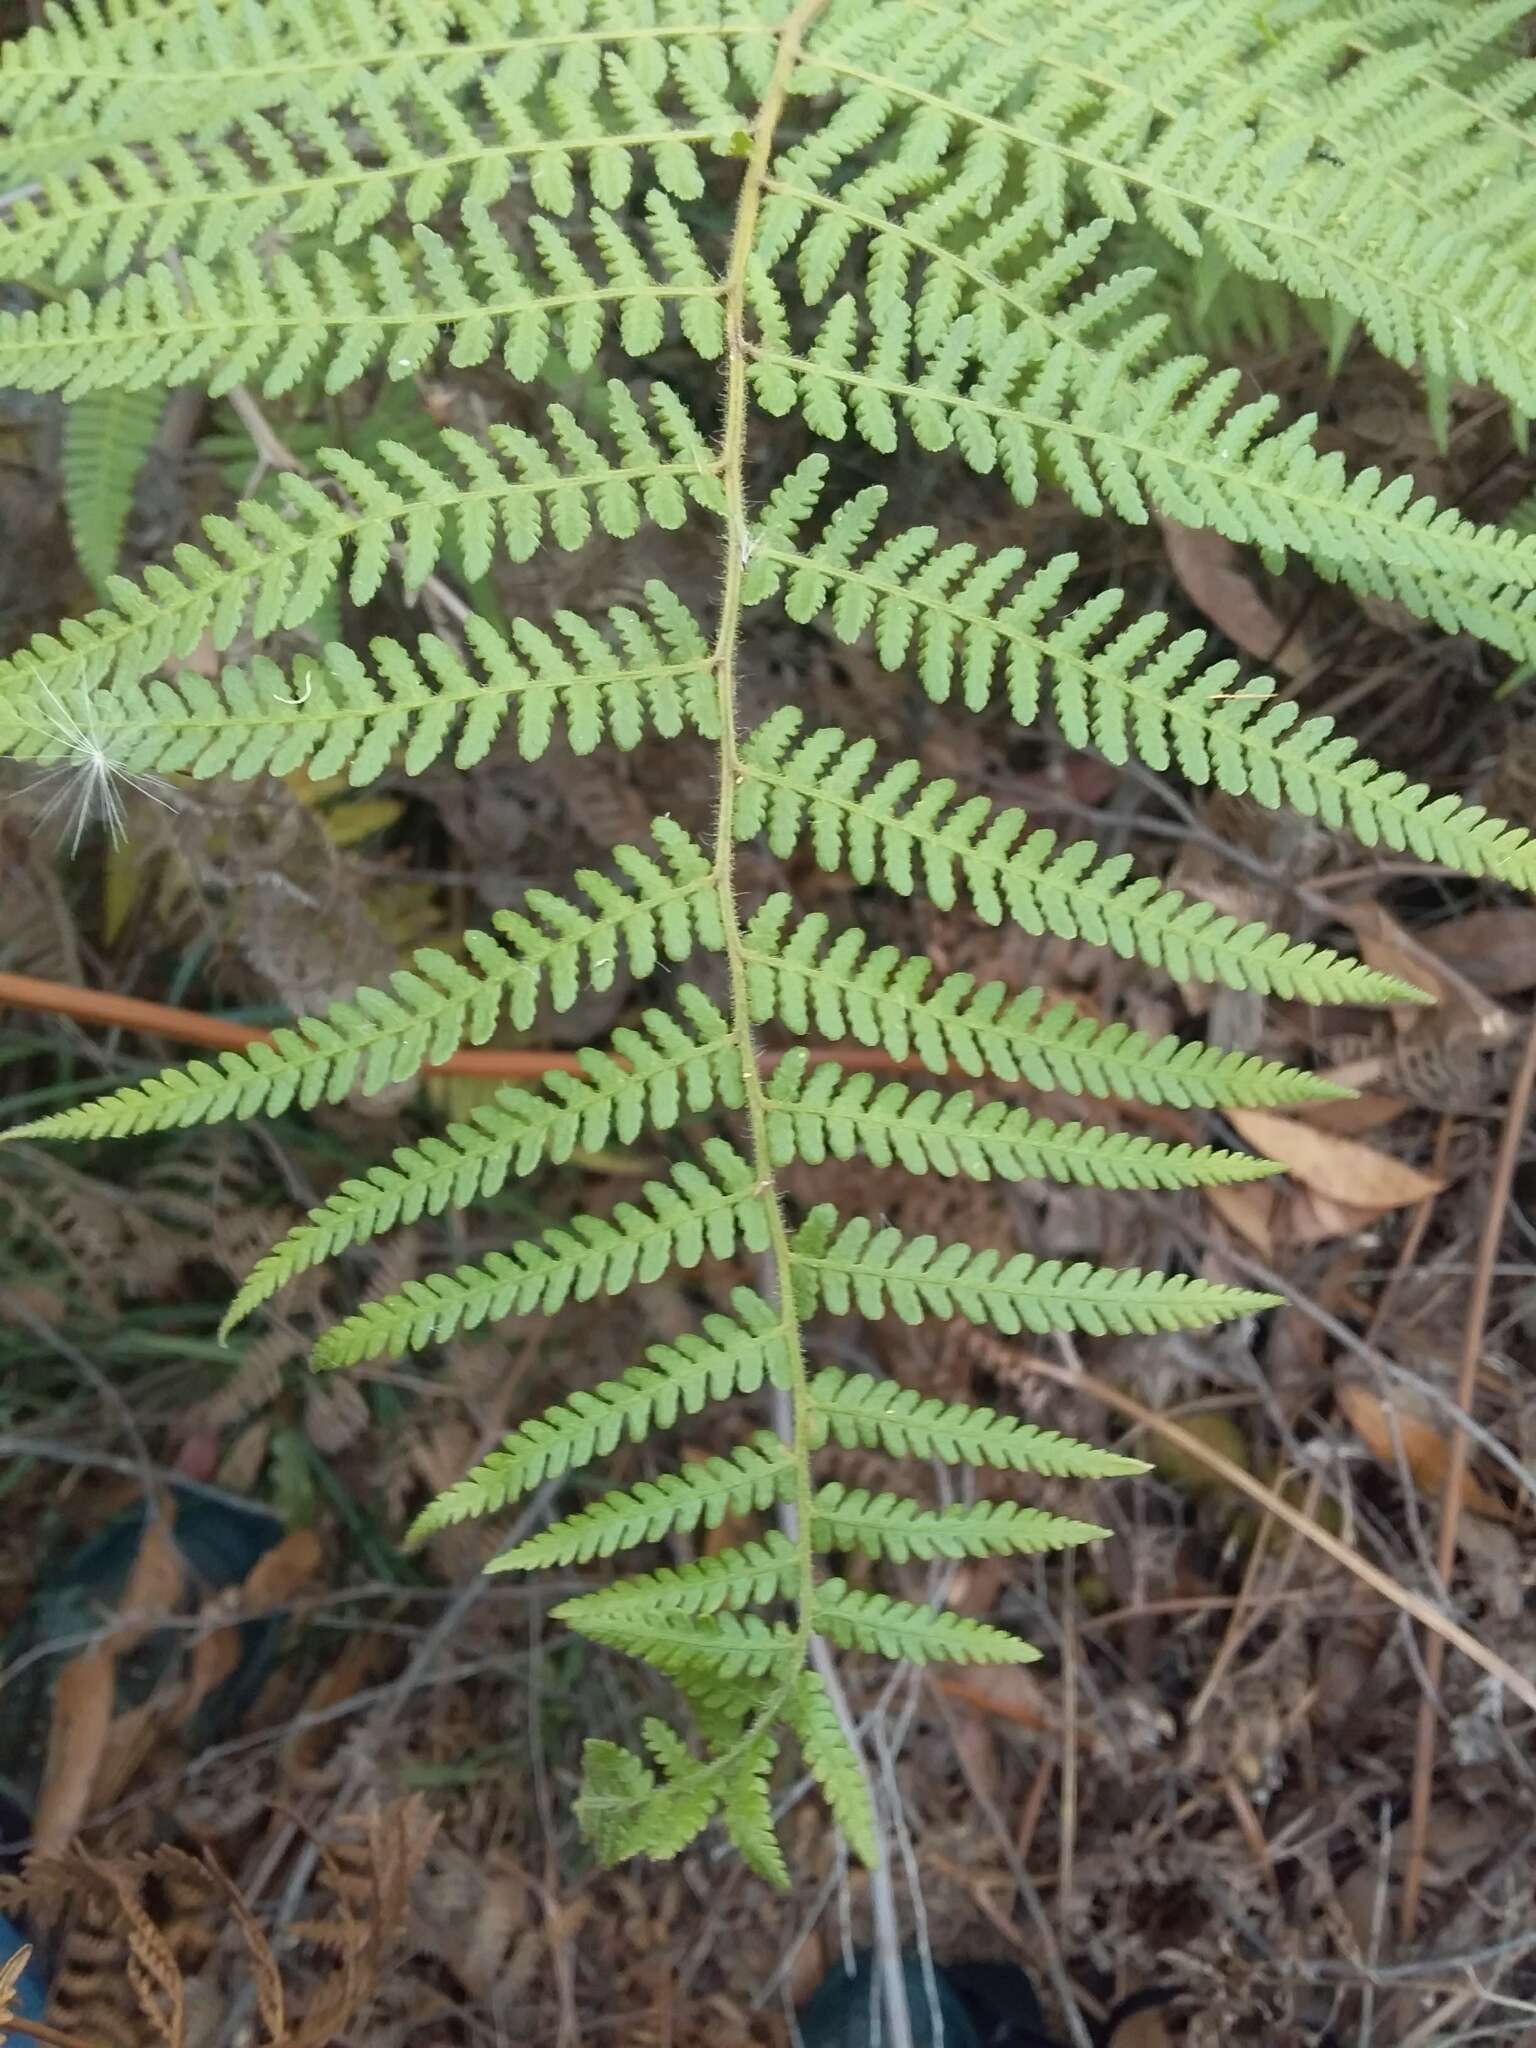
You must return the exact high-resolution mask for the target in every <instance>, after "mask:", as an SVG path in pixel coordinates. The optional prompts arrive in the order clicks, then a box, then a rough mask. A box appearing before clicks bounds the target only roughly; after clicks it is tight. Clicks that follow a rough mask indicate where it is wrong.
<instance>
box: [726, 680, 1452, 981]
mask: <svg viewBox="0 0 1536 2048" xmlns="http://www.w3.org/2000/svg"><path fill="white" fill-rule="evenodd" d="M802 723H803V719H802V714H801V713H800V712H799V711H798V710H797V709H795V707H793V706H791V705H786V706H785V707H784V708H783V709H782V710H781V711H778V712H776V713H775V714H774V715H773V717H772V718H770V719H769V720H768V721H767V723H766V724H765V725H762V726H759V728H758V729H757V731H756V732H755V733H753V734H752V736H751V738H750V739H749V740H748V741H747V742H746V744H745V746H744V747H743V749H742V753H741V759H742V766H743V768H744V769H745V771H746V780H745V784H744V786H743V789H742V793H741V800H740V803H739V806H738V813H737V836H738V837H739V838H742V839H746V838H750V837H753V836H755V835H756V834H757V833H758V832H762V833H764V834H765V836H766V838H767V840H768V843H769V845H770V846H771V847H772V848H773V850H774V852H775V853H777V854H778V855H779V856H780V857H781V858H783V857H786V856H787V855H788V854H790V853H791V852H792V851H793V850H794V849H795V848H796V847H797V846H798V845H799V844H800V843H801V842H802V840H805V841H808V844H809V851H810V852H811V854H812V855H813V856H814V858H815V860H816V864H817V865H818V867H822V868H826V869H833V870H835V869H838V868H841V867H846V868H847V869H848V871H849V872H850V873H851V874H852V876H853V877H854V880H855V881H858V882H865V883H867V882H873V881H876V880H882V881H884V883H885V884H886V886H887V887H888V888H891V889H894V890H895V891H896V892H897V894H898V895H902V896H910V895H913V894H915V893H916V892H917V891H918V890H919V889H922V890H923V891H924V892H925V893H926V894H927V895H928V897H929V898H930V899H931V900H932V901H933V903H934V904H935V905H936V906H937V907H938V908H939V909H940V910H949V909H952V908H953V907H954V906H955V904H956V903H957V902H958V901H959V900H960V899H961V897H962V894H963V895H964V896H965V897H968V898H969V900H970V904H971V907H972V908H973V909H974V911H975V913H976V915H977V916H978V917H979V918H981V920H982V922H983V923H985V924H1001V923H1002V922H1003V920H1004V918H1005V917H1009V918H1012V919H1013V920H1014V921H1015V922H1016V923H1018V924H1021V925H1023V927H1024V929H1025V930H1026V931H1030V932H1044V931H1052V932H1055V933H1056V934H1057V935H1058V936H1059V937H1062V938H1082V939H1086V940H1088V941H1089V942H1090V943H1091V944H1094V945H1100V946H1109V947H1112V948H1113V950H1114V951H1115V952H1117V953H1118V954H1120V955H1121V957H1122V958H1125V959H1132V958H1140V959H1142V960H1145V961H1146V962H1147V963H1148V965H1150V966H1154V967H1165V968H1166V969H1167V970H1168V972H1169V973H1171V974H1174V975H1177V976H1178V977H1179V978H1180V979H1186V978H1188V979H1194V980H1199V981H1220V982H1225V983H1226V984H1227V986H1228V987H1231V988H1238V989H1244V988H1251V989H1254V990H1257V991H1258V992H1259V993H1260V994H1266V995H1281V996H1300V997H1302V998H1303V999H1304V1000H1306V1001H1308V1002H1359V1003H1381V1002H1410V1001H1412V1000H1414V998H1415V994H1416V993H1417V994H1418V996H1419V999H1420V1000H1422V991H1419V992H1415V991H1414V990H1412V989H1411V988H1409V986H1408V984H1407V983H1405V982H1401V981H1398V980H1396V979H1394V977H1392V976H1390V975H1386V974H1380V973H1378V972H1377V971H1376V970H1375V969H1374V968H1370V967H1366V966H1365V965H1363V964H1362V963H1361V962H1360V961H1358V960H1348V959H1345V958H1344V957H1343V956H1342V955H1341V954H1338V953H1335V952H1332V951H1331V950H1330V949H1329V948H1328V947H1326V946H1313V945H1307V944H1302V943H1298V942H1297V941H1295V940H1292V939H1288V938H1286V937H1285V936H1284V935H1283V934H1281V933H1277V932H1273V931H1270V930H1269V929H1268V928H1267V927H1265V926H1264V925H1261V924H1239V922H1238V920H1237V919H1236V918H1234V917H1229V916H1225V915H1223V914H1222V913H1220V912H1218V911H1217V910H1215V909H1214V908H1213V907H1212V906H1211V905H1210V904H1208V903H1201V902H1198V901H1192V900H1191V899H1190V898H1189V897H1187V896H1185V895H1183V894H1182V892H1181V891H1179V890H1177V889H1165V888H1164V887H1163V886H1162V885H1161V884H1160V883H1158V882H1156V881H1154V880H1153V879H1152V878H1151V877H1149V876H1141V877H1134V876H1133V874H1132V865H1131V861H1130V858H1129V856H1127V855H1115V856H1113V857H1111V858H1108V859H1105V858H1100V857H1099V855H1098V849H1097V848H1096V847H1095V846H1094V844H1093V842H1092V841H1091V840H1079V841H1078V842H1076V844H1073V845H1069V846H1067V847H1065V848H1064V849H1060V850H1058V847H1059V842H1058V837H1057V834H1056V833H1054V832H1050V831H1045V830H1035V831H1026V826H1027V819H1026V817H1025V814H1024V812H1022V811H1020V810H1012V809H1008V810H999V809H997V808H996V807H995V806H994V805H993V804H992V803H990V802H989V801H988V800H987V799H986V798H985V797H980V796H977V797H969V798H966V799H964V800H963V801H959V802H957V801H956V790H955V785H954V783H953V782H951V781H949V780H948V779H947V778H941V779H939V780H936V781H931V782H924V780H923V776H922V770H921V768H920V767H919V765H918V763H917V762H916V761H902V762H898V763H897V764H896V766H895V767H893V768H889V769H887V770H886V771H885V772H884V773H883V774H882V775H879V776H878V777H876V778H875V779H874V780H873V781H871V779H870V778H871V772H872V770H873V767H874V759H875V745H874V742H873V741H872V740H850V739H849V738H848V737H847V735H846V734H844V733H842V732H840V731H839V730H838V729H837V728H836V727H835V726H823V727H821V728H819V729H817V730H814V731H812V732H810V733H808V734H807V735H806V736H805V737H804V738H801V737H800V736H799V735H800V728H801V725H802Z"/></svg>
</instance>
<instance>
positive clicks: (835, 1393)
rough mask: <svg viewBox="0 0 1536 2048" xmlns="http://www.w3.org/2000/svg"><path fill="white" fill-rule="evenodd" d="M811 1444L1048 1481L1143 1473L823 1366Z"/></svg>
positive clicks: (1046, 1434) (911, 1391)
mask: <svg viewBox="0 0 1536 2048" xmlns="http://www.w3.org/2000/svg"><path fill="white" fill-rule="evenodd" d="M810 1399H811V1407H812V1413H813V1416H814V1427H813V1440H814V1442H815V1443H816V1444H817V1445H818V1446H819V1445H821V1444H824V1443H826V1442H828V1441H829V1440H830V1441H831V1442H833V1443H838V1444H841V1445H842V1446H843V1447H844V1448H845V1449H846V1450H867V1451H882V1452H884V1453H885V1455H886V1456H887V1457H891V1458H937V1459H939V1460H940V1461H941V1463H943V1464H946V1465H992V1466H995V1467H997V1468H998V1469H999V1470H1000V1471H1004V1472H1038V1473H1041V1474H1043V1475H1044V1476H1045V1477H1047V1478H1051V1479H1113V1478H1118V1477H1122V1476H1128V1475H1130V1474H1132V1473H1135V1472H1145V1471H1147V1470H1148V1469H1149V1467H1148V1466H1147V1465H1146V1464H1145V1463H1144V1462H1143V1461H1142V1460H1141V1459H1140V1458H1125V1457H1121V1456H1120V1455H1119V1453H1118V1452H1115V1451H1102V1450H1099V1449H1097V1448H1096V1447H1095V1446H1094V1445H1092V1444H1082V1443H1076V1442H1074V1441H1073V1439H1072V1438H1071V1437H1064V1436H1060V1435H1058V1434H1057V1433H1056V1431H1055V1430H1046V1429H1038V1428H1036V1426H1035V1425H1034V1424H1033V1423H1030V1422H1020V1421H1018V1420H1017V1418H1016V1417H1014V1416H1012V1415H999V1414H997V1413H996V1412H995V1410H993V1409H991V1408H972V1407H970V1406H969V1405H967V1403H965V1402H964V1401H940V1400H938V1399H936V1398H933V1397H926V1398H925V1397H924V1396H923V1395H921V1394H919V1393H918V1392H917V1390H916V1388H914V1387H904V1386H902V1385H901V1384H900V1383H899V1382H898V1381H896V1380H880V1379H875V1378H874V1377H873V1376H872V1375H871V1374H869V1373H846V1372H843V1371H842V1370H841V1368H840V1367H837V1366H827V1367H825V1368H824V1369H823V1370H822V1371H821V1372H819V1373H817V1375H816V1377H815V1379H814V1380H813V1381H812V1382H811V1388H810Z"/></svg>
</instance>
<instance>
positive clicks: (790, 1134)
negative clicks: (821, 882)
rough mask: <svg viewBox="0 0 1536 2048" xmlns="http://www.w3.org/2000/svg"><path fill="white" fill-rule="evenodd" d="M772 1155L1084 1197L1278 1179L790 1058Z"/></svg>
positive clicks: (1266, 1170)
mask: <svg viewBox="0 0 1536 2048" xmlns="http://www.w3.org/2000/svg"><path fill="white" fill-rule="evenodd" d="M767 1105H768V1116H767V1129H768V1149H769V1152H770V1154H771V1155H772V1158H773V1161H774V1164H775V1165H776V1166H787V1165H788V1164H789V1162H790V1161H791V1160H793V1159H803V1160H806V1161H807V1162H808V1163H809V1164H811V1165H813V1166H817V1165H820V1164H821V1163H822V1161H824V1160H825V1159H827V1158H833V1159H852V1158H854V1157H856V1156H857V1155H858V1154H859V1153H863V1154H864V1156H865V1157H866V1158H868V1159H870V1160H872V1161H873V1162H874V1164H875V1165H876V1166H901V1167H904V1168H905V1169H906V1171H907V1172H908V1173H916V1174H921V1173H939V1174H943V1175H945V1176H947V1177H953V1176H955V1175H957V1174H965V1175H968V1176H969V1177H970V1178H971V1179H972V1180H990V1179H991V1178H992V1177H993V1176H994V1175H998V1176H1000V1177H1001V1178H1003V1179H1007V1180H1062V1181H1070V1182H1075V1183H1076V1184H1077V1185H1079V1186H1083V1187H1102V1188H1181V1187H1186V1188H1187V1187H1214V1186H1221V1185H1229V1184H1231V1183H1232V1182H1235V1181H1250V1180H1260V1179H1263V1178H1264V1177H1265V1176H1266V1175H1268V1174H1271V1173H1278V1172H1279V1171H1280V1168H1279V1167H1278V1166H1276V1165H1275V1164H1274V1163H1273V1162H1272V1161H1270V1160H1267V1159H1256V1158H1254V1157H1252V1156H1251V1155H1250V1154H1248V1153H1244V1152H1223V1151H1220V1150H1218V1149H1217V1148H1216V1147H1214V1146H1209V1145H1200V1146H1196V1145H1169V1144H1165V1143H1164V1142H1162V1141H1161V1140H1159V1139H1155V1138H1148V1137H1145V1136H1143V1135H1142V1134H1141V1133H1140V1132H1132V1131H1111V1130H1107V1129H1106V1128H1105V1127H1104V1126H1103V1125H1102V1124H1076V1123H1072V1124H1056V1123H1052V1122H1051V1120H1050V1118H1049V1117H1043V1116H1034V1115H1032V1114H1031V1113H1030V1112H1029V1111H1028V1110H1027V1109H1017V1108H1010V1107H1009V1105H1008V1104H1007V1103H1005V1102H978V1101H977V1100H976V1098H975V1097H974V1096H973V1095H972V1094H971V1093H970V1091H969V1090H968V1089H967V1090H965V1091H963V1092H962V1093H960V1094H958V1095H946V1094H943V1093H941V1092H940V1090H938V1089H936V1088H926V1089H923V1090H922V1091H921V1092H918V1091H915V1090H913V1089H911V1088H909V1087H908V1086H907V1085H906V1083H905V1082H904V1081H885V1082H881V1081H879V1080H877V1079H876V1077H875V1076H874V1075H873V1074H867V1073H855V1074H844V1072H843V1070H842V1068H841V1067H839V1066H837V1065H836V1064H835V1063H834V1062H832V1061H827V1062H826V1063H825V1064H823V1065H820V1066H817V1067H815V1068H813V1069H811V1070H810V1071H809V1072H808V1071H807V1070H806V1066H805V1055H804V1054H803V1053H801V1052H798V1051H797V1052H795V1053H792V1054H789V1055H787V1056H786V1057H785V1058H784V1060H783V1061H782V1062H781V1063H780V1066H779V1069H778V1071H777V1073H776V1074H775V1075H774V1076H773V1079H772V1081H771V1083H770V1084H769V1088H768V1092H767Z"/></svg>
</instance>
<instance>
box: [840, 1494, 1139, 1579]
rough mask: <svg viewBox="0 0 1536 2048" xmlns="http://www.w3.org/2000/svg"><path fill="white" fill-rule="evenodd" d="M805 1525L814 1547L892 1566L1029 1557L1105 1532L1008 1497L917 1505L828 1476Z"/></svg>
mask: <svg viewBox="0 0 1536 2048" xmlns="http://www.w3.org/2000/svg"><path fill="white" fill-rule="evenodd" d="M812 1528H813V1531H814V1541H815V1543H816V1547H817V1548H818V1549H819V1550H858V1551H862V1552H863V1553H864V1555H865V1556H866V1557H875V1558H880V1557H888V1558H890V1559H892V1560H893V1562H895V1563H896V1564H906V1563H908V1562H909V1561H910V1560H911V1559H913V1558H920V1559H922V1560H924V1561H928V1560H931V1559H934V1558H963V1557H999V1556H1001V1557H1009V1556H1019V1557H1033V1556H1035V1555H1037V1554H1038V1553H1039V1552H1042V1551H1049V1550H1066V1549H1067V1548H1069V1547H1070V1546H1071V1545H1073V1544H1076V1543H1093V1542H1096V1541H1098V1540H1099V1539H1100V1538H1101V1537H1107V1536H1108V1535H1109V1533H1110V1532H1109V1530H1108V1529H1101V1528H1099V1527H1098V1526H1097V1525H1096V1524H1095V1523H1093V1522H1076V1521H1073V1520H1072V1519H1071V1517H1070V1516H1068V1515H1052V1514H1047V1513H1046V1511H1045V1510H1044V1509H1043V1508H1027V1507H1020V1506H1019V1505H1018V1504H1017V1503H1016V1502H1014V1501H991V1500H982V1501H973V1502H970V1503H968V1504H966V1505H963V1506H960V1507H953V1508H925V1507H920V1506H919V1505H918V1503H917V1502H916V1501H915V1500H912V1499H910V1498H908V1497H906V1496H904V1495H902V1494H896V1493H874V1494H872V1493H868V1492H866V1491H865V1490H864V1489H863V1488H862V1487H860V1488H853V1489H850V1488H848V1487H846V1486H842V1485H840V1484H838V1483H837V1482H836V1481H834V1482H833V1483H832V1484H831V1485H828V1486H823V1487H820V1488H819V1489H818V1490H817V1493H816V1499H815V1519H814V1521H813V1523H812Z"/></svg>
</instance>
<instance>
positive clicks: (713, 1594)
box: [495, 1439, 799, 1628]
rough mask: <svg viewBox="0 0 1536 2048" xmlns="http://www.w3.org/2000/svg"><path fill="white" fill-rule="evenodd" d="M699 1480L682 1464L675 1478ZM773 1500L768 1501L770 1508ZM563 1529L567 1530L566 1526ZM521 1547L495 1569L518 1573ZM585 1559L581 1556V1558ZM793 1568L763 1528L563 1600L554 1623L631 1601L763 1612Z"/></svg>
mask: <svg viewBox="0 0 1536 2048" xmlns="http://www.w3.org/2000/svg"><path fill="white" fill-rule="evenodd" d="M772 1441H775V1442H776V1441H777V1439H773V1440H772ZM781 1448H782V1446H781ZM710 1462H711V1463H719V1462H720V1461H719V1460H711V1461H710ZM699 1475H700V1468H699V1467H698V1466H686V1465H685V1466H684V1467H683V1471H682V1474H681V1476H682V1477H683V1478H685V1479H687V1480H688V1481H689V1482H690V1484H692V1483H693V1482H694V1480H695V1478H696V1477H698V1476H699ZM776 1497H777V1496H772V1497H770V1502H769V1504H770V1505H771V1504H772V1499H773V1498H776ZM619 1498H620V1496H618V1495H616V1494H610V1495H609V1496H608V1498H607V1500H606V1501H604V1502H603V1503H601V1505H602V1506H603V1507H604V1508H607V1507H609V1506H611V1505H612V1503H613V1502H614V1501H616V1500H617V1499H619ZM731 1512H733V1513H734V1512H738V1510H734V1509H733V1510H731ZM563 1526H564V1527H566V1528H567V1529H569V1528H570V1526H571V1525H570V1524H569V1523H567V1524H565V1525H563ZM674 1526H675V1525H674ZM695 1526H696V1525H695ZM710 1526H712V1527H713V1526H715V1525H714V1524H711V1525H710ZM549 1533H551V1534H552V1533H553V1532H552V1531H551V1532H549ZM535 1540H538V1539H535ZM569 1540H570V1539H569V1537H566V1538H564V1539H562V1545H561V1547H562V1548H563V1547H566V1546H567V1545H568V1543H569ZM526 1547H527V1546H526V1545H522V1546H520V1547H519V1549H518V1550H515V1551H506V1552H504V1553H503V1555H502V1556H501V1557H499V1558H497V1559H496V1560H495V1569H496V1570H498V1571H502V1570H514V1569H522V1568H523V1561H522V1550H523V1549H526ZM588 1554H590V1553H586V1552H585V1551H584V1552H583V1557H585V1555H588ZM604 1554H605V1555H606V1552H605V1553H604ZM798 1569H799V1567H798V1564H797V1554H796V1551H795V1546H794V1545H793V1544H792V1543H791V1542H790V1540H789V1538H788V1537H787V1536H785V1535H782V1534H781V1533H780V1532H779V1531H778V1530H777V1529H769V1530H766V1531H765V1532H764V1534H763V1536H762V1538H761V1540H760V1541H759V1540H754V1541H752V1542H750V1543H744V1544H742V1545H741V1546H740V1547H739V1548H738V1549H734V1550H722V1551H717V1552H716V1553H715V1555H714V1556H713V1557H700V1558H696V1559H694V1560H693V1562H692V1563H690V1564H685V1565H679V1566H677V1567H676V1568H675V1569H667V1570H664V1571H657V1572H638V1573H636V1574H634V1575H633V1576H632V1577H630V1578H625V1579H619V1580H616V1581H615V1583H614V1584H613V1585H611V1586H607V1587H604V1588H603V1590H602V1591H601V1592H598V1593H583V1594H581V1595H579V1596H578V1597H577V1598H576V1599H574V1600H568V1601H566V1603H565V1605H564V1607H563V1608H562V1609H561V1610H560V1618H561V1619H562V1620H565V1621H569V1622H570V1623H571V1624H572V1626H573V1627H578V1628H579V1627H580V1625H581V1617H582V1616H583V1615H586V1614H600V1613H602V1612H604V1611H605V1609H606V1608H608V1607H610V1606H615V1605H617V1606H621V1607H622V1606H625V1605H627V1604H630V1603H632V1602H639V1603H640V1604H641V1605H642V1606H652V1607H669V1608H672V1607H675V1608H677V1609H678V1610H679V1611H681V1612H683V1613H687V1614H716V1613H718V1612H719V1610H720V1609H721V1608H722V1607H732V1608H736V1607H766V1606H768V1605H769V1604H770V1602H772V1601H773V1600H775V1599H778V1598H781V1597H787V1596H788V1595H789V1594H790V1593H792V1592H793V1590H794V1586H795V1579H796V1574H797V1572H798Z"/></svg>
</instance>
